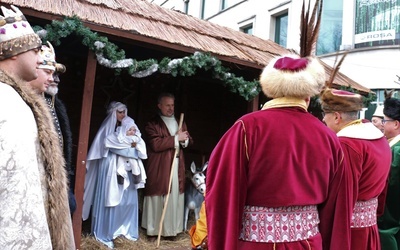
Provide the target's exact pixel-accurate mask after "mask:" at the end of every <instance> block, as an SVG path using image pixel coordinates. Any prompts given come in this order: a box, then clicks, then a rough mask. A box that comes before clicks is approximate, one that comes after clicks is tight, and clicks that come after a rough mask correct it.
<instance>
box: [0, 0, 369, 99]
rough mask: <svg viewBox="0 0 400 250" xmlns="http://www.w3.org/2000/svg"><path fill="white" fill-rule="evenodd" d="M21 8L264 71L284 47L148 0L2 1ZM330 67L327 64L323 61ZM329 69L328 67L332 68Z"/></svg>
mask: <svg viewBox="0 0 400 250" xmlns="http://www.w3.org/2000/svg"><path fill="white" fill-rule="evenodd" d="M1 2H2V3H6V4H13V5H15V6H18V7H20V8H21V10H22V11H23V12H24V13H25V14H26V15H31V16H36V17H40V18H43V19H48V20H53V19H62V18H63V17H66V16H67V17H72V16H74V15H76V16H78V17H79V19H80V20H81V21H82V22H83V23H84V24H85V25H87V26H88V27H89V28H90V29H92V30H94V31H100V32H104V33H108V34H112V35H117V36H120V37H125V38H128V39H131V40H134V41H139V42H145V43H148V44H154V45H158V46H163V47H166V48H170V49H175V50H177V51H183V52H187V53H193V52H195V51H206V52H211V53H212V54H213V55H214V56H216V57H218V58H219V59H220V60H223V61H226V62H232V63H235V64H238V65H243V66H248V67H251V68H256V69H262V68H263V67H264V66H265V65H267V64H268V62H269V61H270V60H271V59H272V58H273V57H275V56H277V55H283V54H287V53H289V51H288V50H287V49H285V48H283V47H282V46H280V45H278V44H276V43H274V42H272V41H271V40H264V39H261V38H258V37H256V36H252V35H248V34H245V33H243V32H239V31H235V30H232V29H230V28H226V27H222V26H220V25H217V24H214V23H211V22H208V21H204V20H201V19H198V18H195V17H192V16H189V15H186V14H184V13H180V12H178V11H174V10H169V9H166V8H162V7H160V6H158V5H156V4H152V3H149V2H148V1H145V0H35V1H33V0H32V1H27V0H1ZM325 66H326V67H328V68H330V67H329V66H327V65H325ZM329 71H330V70H328V72H329ZM337 79H338V82H337V83H338V84H339V85H349V84H350V85H351V86H354V88H356V89H359V90H361V91H363V92H369V91H370V90H369V89H367V88H365V87H363V86H361V85H359V84H357V83H356V82H354V81H352V80H351V79H347V82H339V79H340V78H339V77H338V78H337Z"/></svg>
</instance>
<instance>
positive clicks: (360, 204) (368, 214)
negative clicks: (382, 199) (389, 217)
mask: <svg viewBox="0 0 400 250" xmlns="http://www.w3.org/2000/svg"><path fill="white" fill-rule="evenodd" d="M377 209H378V198H376V197H375V198H372V199H370V200H368V201H357V202H356V205H355V206H354V210H353V215H352V217H351V224H350V227H351V228H363V227H370V226H373V225H375V224H376V212H377Z"/></svg>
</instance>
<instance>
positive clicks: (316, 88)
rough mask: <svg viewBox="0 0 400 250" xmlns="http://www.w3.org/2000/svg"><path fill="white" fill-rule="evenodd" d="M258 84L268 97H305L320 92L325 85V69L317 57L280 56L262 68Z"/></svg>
mask: <svg viewBox="0 0 400 250" xmlns="http://www.w3.org/2000/svg"><path fill="white" fill-rule="evenodd" d="M260 84H261V88H262V91H263V92H264V94H265V95H266V96H268V97H270V98H279V97H297V98H306V97H310V96H314V95H317V94H319V93H320V92H321V90H322V88H323V87H324V85H325V70H324V68H323V67H322V65H321V64H320V63H319V62H318V59H317V58H313V57H305V58H301V57H299V56H297V55H288V56H282V57H278V58H275V59H273V60H271V62H270V63H269V64H268V65H267V66H266V67H265V68H264V70H263V72H262V74H261V76H260Z"/></svg>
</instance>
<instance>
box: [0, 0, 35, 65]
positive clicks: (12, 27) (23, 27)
mask: <svg viewBox="0 0 400 250" xmlns="http://www.w3.org/2000/svg"><path fill="white" fill-rule="evenodd" d="M11 9H12V10H11ZM11 9H7V8H5V7H3V6H1V10H2V12H3V16H2V15H0V60H5V59H7V58H10V57H12V56H16V55H18V54H21V53H24V52H26V51H28V50H31V49H36V48H40V46H41V45H42V41H41V40H40V38H39V36H38V35H37V34H35V32H34V31H33V29H32V27H31V25H30V24H29V23H28V21H27V20H26V18H25V16H24V14H22V12H21V11H20V10H19V9H18V8H17V7H15V6H13V5H11Z"/></svg>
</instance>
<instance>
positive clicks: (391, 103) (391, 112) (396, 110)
mask: <svg viewBox="0 0 400 250" xmlns="http://www.w3.org/2000/svg"><path fill="white" fill-rule="evenodd" d="M383 106H384V108H383V114H385V115H386V116H387V117H390V118H392V119H393V120H397V121H400V100H399V99H397V98H387V99H386V100H385V102H384V104H383Z"/></svg>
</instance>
